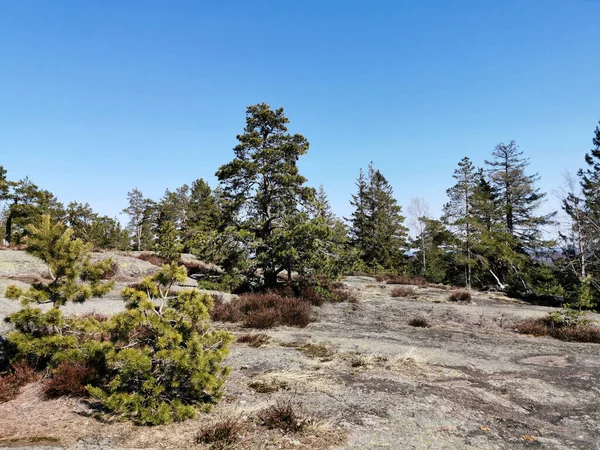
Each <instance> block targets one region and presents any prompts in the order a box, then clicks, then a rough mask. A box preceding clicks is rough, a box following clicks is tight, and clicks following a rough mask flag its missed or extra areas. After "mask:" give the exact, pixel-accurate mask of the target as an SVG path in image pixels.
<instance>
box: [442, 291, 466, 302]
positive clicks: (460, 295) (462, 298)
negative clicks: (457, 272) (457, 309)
mask: <svg viewBox="0 0 600 450" xmlns="http://www.w3.org/2000/svg"><path fill="white" fill-rule="evenodd" d="M448 300H450V301H451V302H470V301H471V293H470V292H468V291H456V292H453V293H452V294H450V297H448Z"/></svg>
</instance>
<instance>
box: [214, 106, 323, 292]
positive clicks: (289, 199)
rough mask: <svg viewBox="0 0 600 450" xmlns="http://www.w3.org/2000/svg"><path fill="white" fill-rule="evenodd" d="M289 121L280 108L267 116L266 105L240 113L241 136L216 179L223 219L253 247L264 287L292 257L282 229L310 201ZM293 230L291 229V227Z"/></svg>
mask: <svg viewBox="0 0 600 450" xmlns="http://www.w3.org/2000/svg"><path fill="white" fill-rule="evenodd" d="M288 122H289V119H288V118H287V117H286V116H285V115H284V113H283V108H279V109H276V110H272V109H271V107H270V106H269V105H267V104H266V103H259V104H257V105H253V106H249V107H248V108H247V110H246V127H245V128H244V133H243V134H240V135H238V136H237V139H238V141H239V144H238V145H237V146H236V147H235V148H234V149H233V151H234V153H235V158H234V159H233V160H232V161H231V162H229V163H227V164H225V165H223V166H221V167H220V168H219V170H218V171H217V173H216V176H217V177H218V179H219V181H220V183H221V186H222V189H223V197H224V202H223V203H224V204H225V205H226V206H227V208H228V211H226V214H227V216H228V217H230V218H231V219H232V220H235V224H234V225H235V228H236V230H234V231H236V232H243V233H244V234H245V238H246V239H247V238H248V233H249V234H250V239H251V240H252V241H253V242H254V243H255V245H256V248H255V255H254V261H255V264H256V267H257V268H259V269H261V270H262V272H263V280H264V283H265V285H267V286H272V285H274V284H276V282H277V276H278V274H279V273H281V272H282V271H284V270H288V271H289V270H293V267H290V264H291V261H292V259H293V258H290V255H291V254H293V253H294V250H293V242H292V241H293V240H289V239H288V238H289V236H287V235H286V234H287V231H286V229H287V227H288V226H289V225H290V224H291V223H294V224H296V225H297V222H298V220H297V219H296V218H294V216H296V215H297V214H303V212H302V210H303V209H304V206H306V205H307V204H308V203H309V202H310V201H311V200H312V199H313V198H314V189H311V188H309V187H307V186H305V182H306V179H305V178H304V177H303V176H302V175H300V172H299V170H298V165H297V163H298V159H299V158H300V156H302V155H304V154H305V153H306V152H307V151H308V147H309V144H308V141H307V140H306V138H305V137H304V136H302V135H300V134H293V135H292V134H290V133H288V129H287V123H288ZM296 225H294V226H296Z"/></svg>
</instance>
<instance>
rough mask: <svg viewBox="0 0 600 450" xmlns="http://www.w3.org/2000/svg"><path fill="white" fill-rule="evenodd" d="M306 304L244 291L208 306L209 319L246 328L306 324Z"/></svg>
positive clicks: (288, 298)
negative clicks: (237, 323) (210, 317)
mask: <svg viewBox="0 0 600 450" xmlns="http://www.w3.org/2000/svg"><path fill="white" fill-rule="evenodd" d="M310 311H311V309H310V304H309V303H308V302H307V301H304V300H302V299H299V298H295V297H283V296H281V295H280V294H277V293H274V292H269V293H266V294H244V295H241V296H240V297H238V298H237V299H235V300H232V301H231V302H229V303H226V302H224V301H222V300H218V301H217V302H216V303H215V306H214V307H213V309H212V312H211V316H212V318H213V320H219V321H222V322H240V321H241V322H242V323H243V325H244V326H245V327H249V328H258V329H265V328H272V327H276V326H278V325H289V326H293V327H301V328H302V327H305V326H306V325H308V324H309V323H310Z"/></svg>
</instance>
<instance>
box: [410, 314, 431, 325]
mask: <svg viewBox="0 0 600 450" xmlns="http://www.w3.org/2000/svg"><path fill="white" fill-rule="evenodd" d="M408 324H409V325H410V326H411V327H417V328H429V327H430V326H431V325H430V324H429V321H428V320H427V319H426V318H425V317H422V316H417V317H413V318H412V319H410V320H409V321H408Z"/></svg>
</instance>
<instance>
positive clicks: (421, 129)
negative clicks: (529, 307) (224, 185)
mask: <svg viewBox="0 0 600 450" xmlns="http://www.w3.org/2000/svg"><path fill="white" fill-rule="evenodd" d="M599 82H600V2H599V1H592V0H589V1H584V0H580V1H576V0H507V1H505V0H502V1H501V0H495V1H483V0H457V1H447V0H444V1H441V0H440V1H433V0H430V1H422V0H413V1H402V0H395V1H372V2H367V1H349V0H344V1H333V0H325V1H323V0H314V1H313V0H303V1H275V0H272V1H259V0H254V1H229V2H225V1H183V0H176V1H167V0H163V1H151V0H143V1H142V0H139V1H134V0H128V1H120V0H118V1H117V0H105V1H92V0H86V1H81V0H74V1H63V0H53V1H47V0H39V1H33V0H20V1H9V0H4V1H1V0H0V164H1V165H4V166H5V168H6V169H8V171H9V177H10V178H11V179H17V178H21V177H24V176H25V175H28V176H29V177H30V178H31V179H32V180H33V181H34V182H36V183H37V184H38V185H40V186H42V187H44V188H46V189H49V190H51V191H52V192H54V193H55V194H56V195H57V196H58V197H59V199H60V200H61V201H63V202H65V203H68V202H69V201H71V200H76V201H80V202H85V201H87V202H89V203H90V204H91V205H92V206H93V207H94V209H96V210H97V211H98V212H100V213H102V214H108V215H111V216H115V215H116V214H118V212H119V211H120V210H121V209H122V208H123V207H124V206H125V204H126V194H127V191H128V190H130V189H131V188H133V187H134V186H138V187H139V188H140V189H141V190H142V191H143V192H144V193H145V194H146V195H147V196H149V197H152V198H156V199H158V198H159V197H160V196H161V195H162V193H163V192H164V190H165V188H176V187H177V186H180V185H182V184H183V183H190V182H191V181H193V180H194V179H196V178H200V177H203V178H205V179H206V180H207V181H209V182H210V183H211V185H213V186H215V185H216V179H215V178H214V172H215V170H216V169H217V168H218V167H219V165H221V164H223V163H225V162H227V161H229V160H230V159H231V158H232V156H233V152H232V150H231V149H232V147H233V146H234V145H235V143H236V141H235V136H236V134H238V133H239V132H241V130H242V128H243V126H244V113H245V107H246V106H247V105H250V104H254V103H258V102H262V101H265V102H267V103H269V104H271V106H273V107H279V106H283V107H284V108H285V110H286V114H287V115H288V117H289V118H290V120H291V123H290V130H291V131H292V132H298V133H301V134H303V135H305V136H306V137H307V138H308V140H309V141H310V143H311V147H310V151H309V153H308V155H307V156H305V157H303V158H302V159H301V161H300V166H301V171H302V173H303V174H304V175H305V176H306V177H307V178H308V179H309V183H310V184H311V185H314V186H318V185H319V184H323V185H324V186H325V189H326V191H327V192H328V193H329V196H330V200H331V202H332V204H333V207H334V210H335V211H336V212H337V213H338V214H340V215H346V216H347V215H348V214H349V212H350V206H349V204H348V201H349V198H350V194H351V193H352V192H354V179H355V178H356V176H357V174H358V170H359V168H360V167H366V166H367V164H368V163H369V161H371V160H373V161H374V162H375V166H376V167H377V168H379V169H381V171H382V172H383V174H384V175H385V176H386V177H387V178H388V179H389V180H390V181H391V183H392V185H393V187H394V190H395V193H396V196H397V198H398V200H399V201H400V203H401V204H403V205H406V204H407V203H408V201H409V199H410V198H411V197H414V196H422V197H424V198H425V199H426V200H427V201H428V202H429V204H430V206H431V210H432V212H433V213H435V214H437V213H439V210H440V208H441V205H442V204H443V203H444V201H445V189H446V188H448V187H449V186H450V185H451V184H452V178H451V176H452V172H453V170H454V168H455V166H456V163H457V162H458V161H459V160H460V159H461V158H462V157H463V156H470V157H471V158H472V160H473V161H474V162H475V163H476V164H482V163H483V160H484V159H485V158H487V157H488V156H489V154H490V153H491V151H492V150H493V148H494V146H495V144H497V143H498V142H500V141H505V142H507V141H509V140H511V139H515V140H516V141H517V143H518V144H519V145H520V146H521V149H522V150H524V151H525V153H526V155H527V156H529V157H531V169H532V171H537V172H539V173H540V175H541V177H542V181H541V184H540V186H541V187H542V188H543V189H545V190H546V191H551V190H552V189H554V188H555V187H556V186H557V185H558V184H559V182H560V177H561V173H562V172H563V171H564V170H565V169H567V170H570V171H575V170H576V169H577V168H579V167H581V166H582V164H583V156H584V153H585V152H586V151H588V150H589V149H590V148H591V139H592V134H593V130H594V128H595V126H596V125H597V122H598V121H599V120H600V91H599ZM552 203H556V202H555V201H552Z"/></svg>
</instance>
